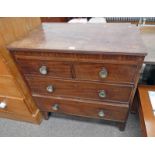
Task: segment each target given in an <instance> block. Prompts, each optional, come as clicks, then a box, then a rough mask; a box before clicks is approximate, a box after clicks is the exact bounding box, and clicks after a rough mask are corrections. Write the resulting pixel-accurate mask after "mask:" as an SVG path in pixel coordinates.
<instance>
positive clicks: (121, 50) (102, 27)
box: [8, 23, 146, 55]
mask: <svg viewBox="0 0 155 155" xmlns="http://www.w3.org/2000/svg"><path fill="white" fill-rule="evenodd" d="M8 49H10V50H21V49H23V50H25V49H26V50H31V49H34V50H43V49H44V50H49V51H50V50H51V51H52V50H62V51H68V52H71V53H76V52H79V51H82V52H86V53H101V54H102V53H103V54H104V53H112V54H131V55H146V49H145V46H144V45H143V42H142V40H141V37H140V32H139V31H138V28H137V27H136V26H134V25H131V24H111V23H107V24H68V23H63V24H62V23H60V24H59V23H45V24H42V25H41V26H39V27H37V28H36V29H34V30H33V31H31V32H30V33H29V34H28V35H27V36H26V37H24V38H21V39H19V40H17V41H15V42H13V43H11V44H10V45H8Z"/></svg>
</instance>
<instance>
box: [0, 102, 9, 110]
mask: <svg viewBox="0 0 155 155" xmlns="http://www.w3.org/2000/svg"><path fill="white" fill-rule="evenodd" d="M6 107H7V104H6V102H4V101H2V102H0V109H5V108H6Z"/></svg>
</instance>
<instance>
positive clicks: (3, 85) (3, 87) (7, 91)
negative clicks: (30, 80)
mask: <svg viewBox="0 0 155 155" xmlns="http://www.w3.org/2000/svg"><path fill="white" fill-rule="evenodd" d="M0 95H2V96H11V97H22V95H21V94H20V92H19V90H18V88H17V86H16V83H15V81H14V80H13V78H10V77H4V76H2V77H0Z"/></svg>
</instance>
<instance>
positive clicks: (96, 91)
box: [8, 24, 146, 130]
mask: <svg viewBox="0 0 155 155" xmlns="http://www.w3.org/2000/svg"><path fill="white" fill-rule="evenodd" d="M8 49H9V50H10V53H11V54H12V56H13V58H14V60H15V62H16V64H17V66H18V68H19V70H20V71H21V74H22V75H23V78H24V79H25V82H26V83H27V85H28V86H29V88H30V91H31V94H32V96H33V98H34V100H35V102H36V104H37V105H38V107H39V108H40V109H41V111H42V112H43V114H44V115H45V118H46V119H48V113H49V112H58V113H64V114H70V115H76V116H83V117H89V118H97V119H104V120H109V121H115V122H117V123H118V125H119V127H120V129H121V130H123V129H124V127H125V123H126V121H127V118H128V113H129V108H130V107H131V105H132V101H133V97H134V94H135V91H136V87H137V83H138V79H139V72H140V69H141V66H142V63H143V60H144V57H145V55H146V53H145V52H146V51H145V48H144V47H143V44H142V42H141V39H140V37H139V32H138V30H137V29H136V27H134V26H131V25H130V24H124V25H123V24H105V25H102V24H44V25H42V26H41V27H38V28H37V29H36V30H34V31H33V32H31V33H30V34H29V35H28V36H27V37H26V38H23V39H21V40H19V41H16V42H14V43H12V44H11V45H9V46H8Z"/></svg>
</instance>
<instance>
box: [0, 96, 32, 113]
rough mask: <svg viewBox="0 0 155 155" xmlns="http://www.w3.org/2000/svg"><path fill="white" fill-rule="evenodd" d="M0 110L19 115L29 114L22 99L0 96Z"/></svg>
mask: <svg viewBox="0 0 155 155" xmlns="http://www.w3.org/2000/svg"><path fill="white" fill-rule="evenodd" d="M0 112H6V113H14V114H20V115H27V114H30V112H29V111H28V108H27V107H26V105H25V103H24V100H23V99H13V98H7V97H4V96H0Z"/></svg>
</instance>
